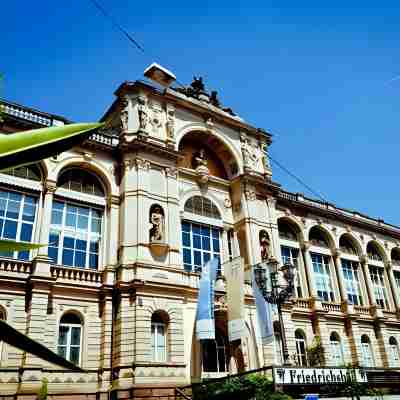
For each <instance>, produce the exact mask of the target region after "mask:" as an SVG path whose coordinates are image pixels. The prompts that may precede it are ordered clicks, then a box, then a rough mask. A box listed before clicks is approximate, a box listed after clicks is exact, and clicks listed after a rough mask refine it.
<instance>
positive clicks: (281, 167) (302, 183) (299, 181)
mask: <svg viewBox="0 0 400 400" xmlns="http://www.w3.org/2000/svg"><path fill="white" fill-rule="evenodd" d="M268 157H269V159H270V160H271V161H272V162H273V163H275V164H276V165H277V166H278V167H279V168H280V169H282V170H283V171H285V172H286V173H287V174H288V175H289V176H291V177H292V178H293V179H295V180H296V181H297V182H298V183H300V185H302V186H304V187H305V188H306V189H307V190H308V191H309V192H311V193H312V194H313V195H314V196H316V197H318V198H319V199H320V200H322V201H323V202H325V203H328V200H326V199H325V198H324V197H323V196H322V195H321V194H319V193H318V192H317V191H315V190H314V189H313V188H312V187H311V186H309V185H307V183H305V182H304V181H303V180H302V179H301V178H299V177H298V176H296V175H295V174H294V173H293V172H290V171H289V170H288V169H287V168H286V167H285V166H284V165H282V164H281V163H280V162H279V161H277V160H275V159H274V158H272V157H271V155H270V154H268Z"/></svg>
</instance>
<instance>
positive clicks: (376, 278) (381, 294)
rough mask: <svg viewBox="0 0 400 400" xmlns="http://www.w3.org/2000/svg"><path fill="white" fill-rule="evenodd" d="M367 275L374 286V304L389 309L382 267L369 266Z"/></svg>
mask: <svg viewBox="0 0 400 400" xmlns="http://www.w3.org/2000/svg"><path fill="white" fill-rule="evenodd" d="M369 276H370V277H371V281H372V286H373V288H374V296H375V301H376V304H377V305H378V306H379V307H381V308H386V309H389V301H388V297H387V291H386V286H385V270H384V268H383V267H376V266H374V265H370V266H369Z"/></svg>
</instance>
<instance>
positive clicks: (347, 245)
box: [339, 234, 357, 255]
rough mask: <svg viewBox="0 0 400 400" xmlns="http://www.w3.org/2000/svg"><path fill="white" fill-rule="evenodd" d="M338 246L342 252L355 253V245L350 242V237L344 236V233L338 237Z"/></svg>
mask: <svg viewBox="0 0 400 400" xmlns="http://www.w3.org/2000/svg"><path fill="white" fill-rule="evenodd" d="M339 248H340V250H341V251H342V252H343V253H346V254H353V255H356V254H357V250H356V247H355V246H354V244H353V243H352V241H351V239H349V237H348V236H346V234H344V235H342V236H341V237H340V239H339Z"/></svg>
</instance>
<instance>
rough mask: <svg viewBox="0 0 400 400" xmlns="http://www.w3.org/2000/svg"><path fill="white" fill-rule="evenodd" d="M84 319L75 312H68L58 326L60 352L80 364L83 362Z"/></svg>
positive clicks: (69, 359)
mask: <svg viewBox="0 0 400 400" xmlns="http://www.w3.org/2000/svg"><path fill="white" fill-rule="evenodd" d="M81 347H82V321H81V319H80V318H79V317H78V316H77V315H76V314H74V313H66V314H64V315H63V316H62V318H61V320H60V325H59V328H58V354H59V355H60V356H62V357H64V358H65V359H67V360H68V361H71V362H72V363H74V364H76V365H79V364H80V362H81Z"/></svg>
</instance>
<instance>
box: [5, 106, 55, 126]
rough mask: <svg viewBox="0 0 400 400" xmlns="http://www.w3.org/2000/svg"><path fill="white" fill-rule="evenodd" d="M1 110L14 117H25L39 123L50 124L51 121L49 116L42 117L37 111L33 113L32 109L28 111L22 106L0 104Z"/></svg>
mask: <svg viewBox="0 0 400 400" xmlns="http://www.w3.org/2000/svg"><path fill="white" fill-rule="evenodd" d="M0 107H1V109H2V111H3V112H4V113H5V114H9V115H13V116H14V117H18V118H21V119H25V120H28V121H31V122H35V123H37V124H40V125H45V126H51V125H52V124H53V121H52V119H51V118H48V117H44V116H43V115H40V114H39V113H35V112H34V111H30V110H29V111H28V110H26V109H24V108H22V107H18V106H16V105H11V104H2V105H1V106H0Z"/></svg>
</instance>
